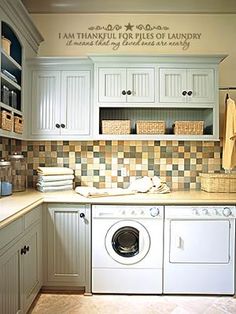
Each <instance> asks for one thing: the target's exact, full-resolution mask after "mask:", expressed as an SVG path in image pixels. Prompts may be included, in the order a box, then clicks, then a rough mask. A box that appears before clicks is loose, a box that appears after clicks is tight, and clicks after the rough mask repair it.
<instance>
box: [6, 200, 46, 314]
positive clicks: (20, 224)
mask: <svg viewBox="0 0 236 314" xmlns="http://www.w3.org/2000/svg"><path fill="white" fill-rule="evenodd" d="M41 215H42V208H41V206H38V207H36V208H34V209H32V210H31V211H30V212H29V213H27V214H25V215H24V216H23V217H21V218H18V219H17V220H15V221H14V222H12V223H10V224H9V225H7V226H6V227H4V228H3V229H1V230H0V236H1V245H0V282H1V284H0V292H1V293H0V312H1V313H9V314H11V313H14V314H15V313H22V314H23V313H27V311H28V309H29V307H30V306H31V304H32V302H33V301H34V299H35V297H36V296H37V294H38V292H39V290H40V288H41V285H42V220H41Z"/></svg>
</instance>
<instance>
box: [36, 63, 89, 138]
mask: <svg viewBox="0 0 236 314" xmlns="http://www.w3.org/2000/svg"><path fill="white" fill-rule="evenodd" d="M31 118H32V126H31V137H33V138H39V139H44V138H45V139H53V138H58V139H63V138H65V139H66V138H68V137H69V138H70V137H72V138H73V137H75V138H78V136H89V135H90V71H89V70H50V69H49V70H46V69H45V70H40V69H39V70H33V71H32V101H31Z"/></svg>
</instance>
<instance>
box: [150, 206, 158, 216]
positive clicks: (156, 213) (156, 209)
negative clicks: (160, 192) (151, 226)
mask: <svg viewBox="0 0 236 314" xmlns="http://www.w3.org/2000/svg"><path fill="white" fill-rule="evenodd" d="M159 213H160V211H159V208H157V207H152V208H150V214H151V216H152V217H156V216H158V215H159Z"/></svg>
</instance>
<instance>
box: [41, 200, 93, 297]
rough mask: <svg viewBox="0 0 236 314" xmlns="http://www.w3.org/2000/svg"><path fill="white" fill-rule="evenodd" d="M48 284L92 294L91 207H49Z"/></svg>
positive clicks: (46, 210)
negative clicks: (82, 290) (82, 289)
mask: <svg viewBox="0 0 236 314" xmlns="http://www.w3.org/2000/svg"><path fill="white" fill-rule="evenodd" d="M44 226H45V230H44V231H45V232H44V236H45V239H44V243H45V260H44V270H45V273H44V283H43V285H44V286H46V287H58V286H59V287H64V288H65V289H66V288H71V287H73V289H81V288H84V287H85V292H91V291H90V266H91V265H90V250H91V246H90V240H91V239H90V233H91V222H90V206H89V205H77V204H48V205H47V206H45V211H44Z"/></svg>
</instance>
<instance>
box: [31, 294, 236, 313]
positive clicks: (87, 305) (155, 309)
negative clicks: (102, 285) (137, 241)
mask: <svg viewBox="0 0 236 314" xmlns="http://www.w3.org/2000/svg"><path fill="white" fill-rule="evenodd" d="M29 313H31V314H236V299H235V298H233V297H213V296H133V295H132V296H128V295H93V296H84V295H82V294H46V293H43V294H40V295H39V297H38V299H37V301H36V302H35V304H34V307H33V308H32V309H31V310H30V312H29Z"/></svg>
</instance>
